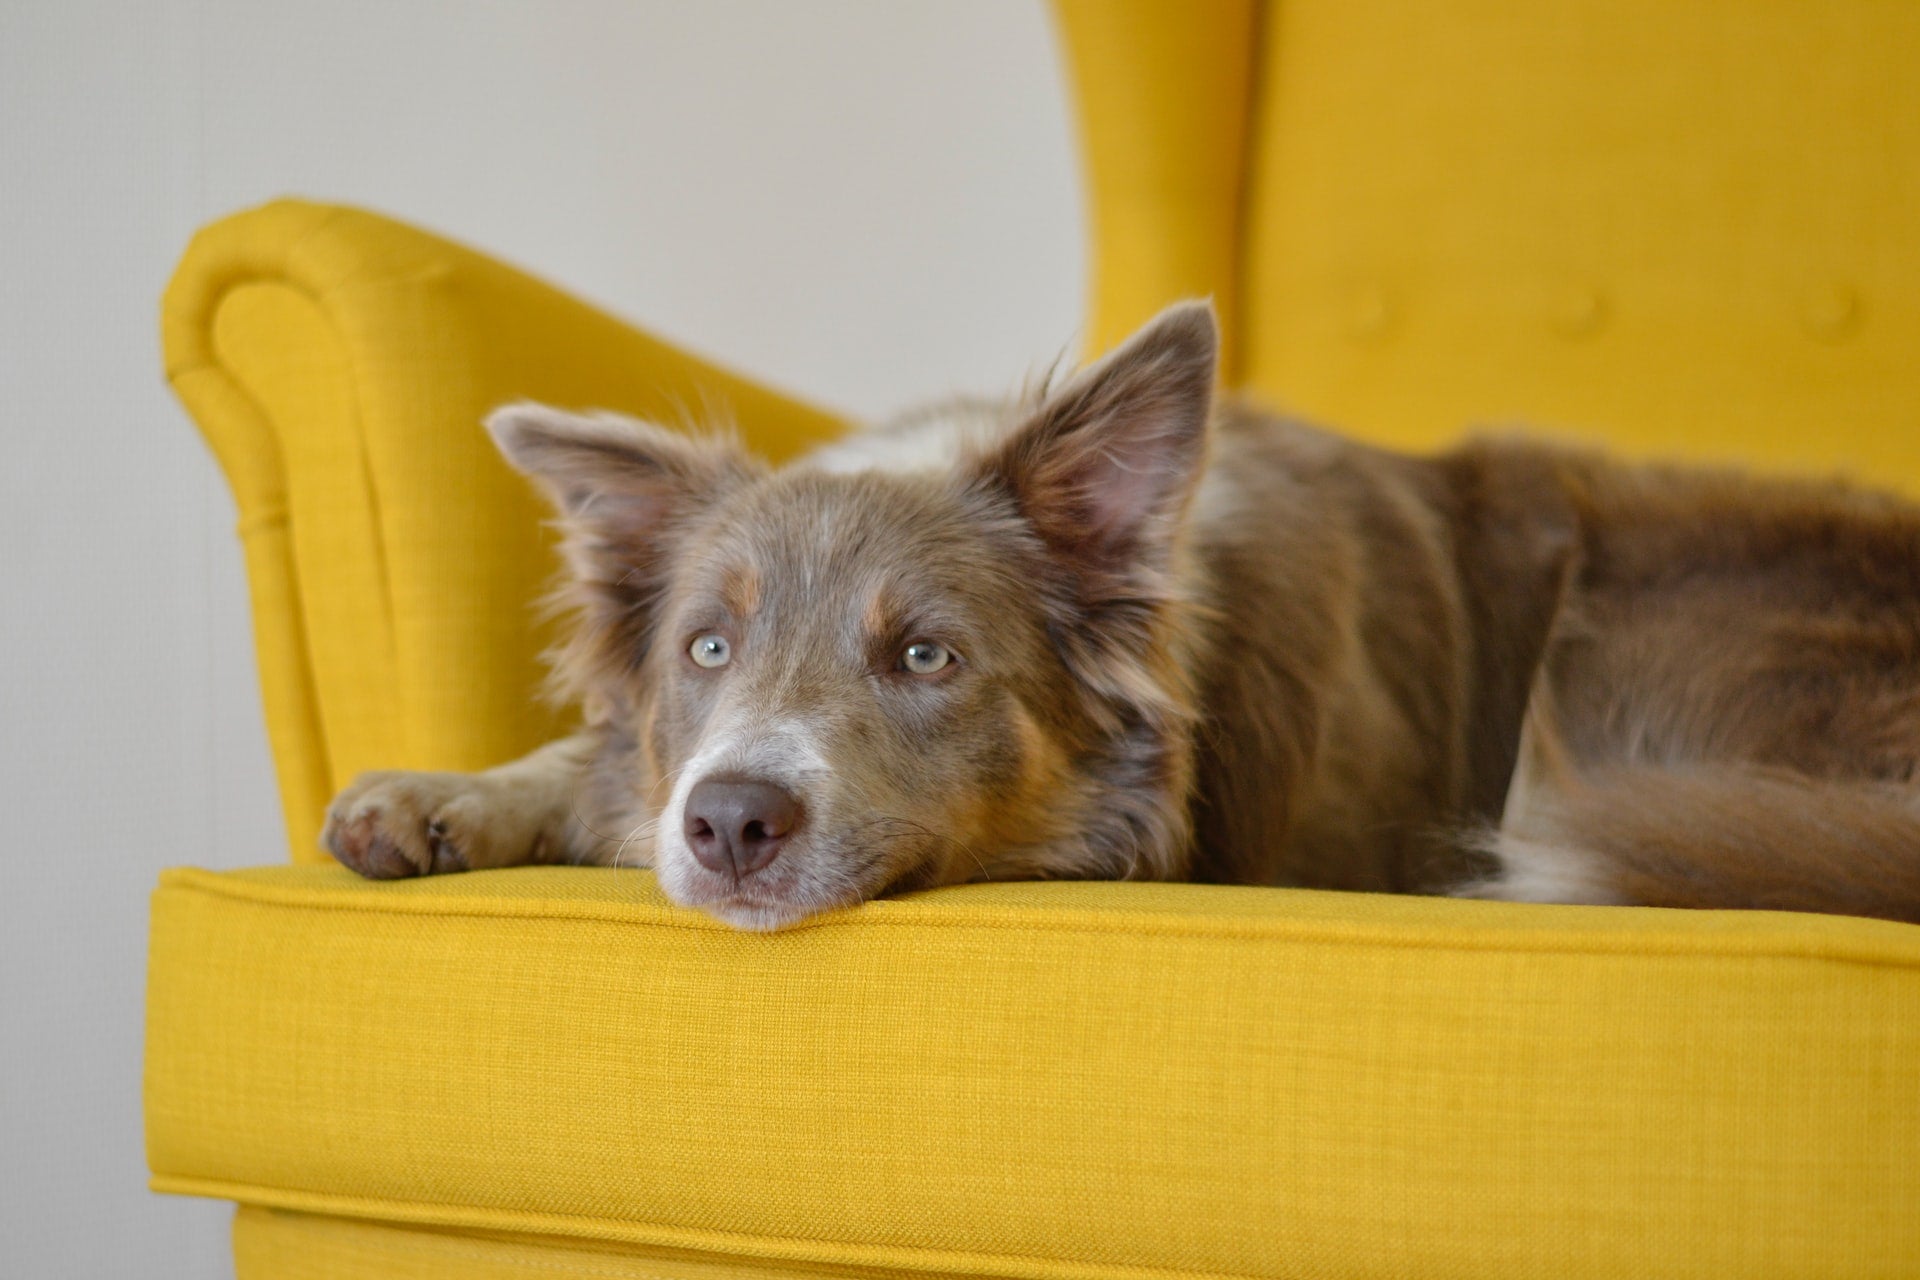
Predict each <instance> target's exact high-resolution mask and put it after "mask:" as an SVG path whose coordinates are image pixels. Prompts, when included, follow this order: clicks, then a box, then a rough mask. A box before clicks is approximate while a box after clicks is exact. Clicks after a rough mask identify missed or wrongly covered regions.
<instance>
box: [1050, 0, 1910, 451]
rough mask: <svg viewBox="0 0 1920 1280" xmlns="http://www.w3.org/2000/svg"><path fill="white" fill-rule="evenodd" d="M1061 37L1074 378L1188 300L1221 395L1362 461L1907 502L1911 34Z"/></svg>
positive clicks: (1647, 4)
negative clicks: (1495, 444)
mask: <svg viewBox="0 0 1920 1280" xmlns="http://www.w3.org/2000/svg"><path fill="white" fill-rule="evenodd" d="M1058 7H1059V9H1060V10H1061V13H1062V17H1063V22H1062V24H1061V29H1062V32H1063V35H1064V36H1065V38H1066V45H1067V49H1068V51H1069V53H1070V55H1071V56H1072V58H1073V61H1074V66H1075V72H1076V82H1077V86H1078V90H1079V93H1080V99H1081V103H1082V107H1083V111H1084V113H1085V117H1084V120H1083V125H1084V129H1085V133H1086V136H1087V141H1088V148H1089V156H1088V166H1089V167H1088V180H1089V184H1090V186H1091V190H1092V197H1093V198H1092V205H1093V208H1094V210H1095V217H1094V228H1095V231H1096V233H1097V239H1096V242H1095V252H1096V259H1095V270H1094V273H1093V278H1094V282H1095V283H1094V293H1093V297H1092V307H1093V319H1092V324H1091V332H1092V334H1093V336H1094V339H1095V341H1096V344H1097V345H1099V346H1103V347H1104V346H1108V345H1111V344H1112V343H1114V342H1116V341H1118V340H1119V338H1120V337H1121V336H1123V335H1124V334H1125V333H1126V332H1127V331H1128V330H1129V329H1130V328H1131V327H1132V326H1133V325H1134V324H1136V323H1138V321H1139V320H1140V319H1142V318H1143V317H1144V316H1146V315H1147V314H1150V313H1151V312H1152V311H1153V310H1154V309H1155V308H1156V307H1158V306H1160V305H1164V303H1166V302H1168V301H1171V300H1172V299H1174V298H1176V297H1178V296H1180V295H1182V294H1186V293H1194V292H1209V291H1211V292H1213V293H1214V294H1215V295H1216V296H1217V297H1218V298H1219V300H1220V302H1221V304H1222V306H1223V309H1224V310H1225V311H1226V313H1227V317H1228V320H1229V323H1230V328H1231V330H1232V332H1233V333H1234V334H1235V340H1234V341H1233V342H1232V343H1231V345H1230V350H1231V352H1232V357H1233V361H1234V366H1233V372H1234V374H1235V378H1234V381H1235V382H1236V383H1238V384H1239V385H1241V386H1243V387H1244V388H1246V389H1247V390H1249V391H1251V392H1253V393H1254V394H1255V395H1256V396H1257V397H1258V398H1260V399H1264V400H1267V401H1269V402H1272V403H1277V404H1281V405H1284V406H1287V407H1289V408H1292V409H1294V410H1297V411H1299V412H1302V413H1304V414H1307V415H1309V416H1311V417H1314V418H1316V419H1319V420H1321V421H1324V422H1326V423H1328V424H1331V425H1334V426H1336V427H1338V428H1339V429H1341V430H1343V431H1348V432H1351V433H1354V434H1358V435H1362V436H1364V437H1367V438H1370V439H1374V440H1378V441H1380V442H1383V443H1388V444H1394V445H1401V446H1411V447H1415V448H1421V447H1429V446H1433V445H1437V444H1440V443H1443V442H1445V441H1448V440H1451V439H1454V438H1457V437H1458V436H1459V435H1460V434H1461V432H1462V431H1463V430H1464V429H1466V428H1469V427H1473V426H1476V425H1480V426H1485V425H1493V426H1499V427H1508V426H1512V425H1514V424H1521V423H1524V424H1528V425H1529V426H1531V427H1533V428H1536V429H1550V430H1556V431H1561V432H1565V433H1567V434H1570V435H1572V436H1574V437H1576V438H1580V439H1586V440H1592V441H1597V442H1601V443H1605V444H1608V445H1610V446H1612V447H1615V448H1618V449H1621V450H1624V451H1626V452H1629V453H1632V454H1636V455H1647V456H1662V457H1688V458H1709V459H1721V460H1732V461H1736V462H1741V463H1745V464H1751V465H1759V466H1765V467H1776V468H1791V469H1796V470H1808V469H1812V470H1818V471H1828V470H1834V469H1841V470H1845V471H1847V472H1850V473H1852V474H1854V475H1856V476H1858V477H1861V478H1863V479H1867V480H1870V481H1873V482H1875V483H1880V484H1888V485H1894V486H1899V487H1904V488H1908V489H1920V441H1917V440H1916V432H1917V431H1920V376H1916V372H1915V370H1916V367H1917V366H1920V362H1917V361H1916V359H1915V355H1914V353H1915V352H1916V351H1920V233H1916V231H1915V228H1916V227H1920V181H1916V179H1915V174H1916V173H1920V76H1916V75H1915V74H1914V68H1915V67H1916V66H1920V6H1915V5H1912V4H1907V3H1901V2H1900V0H1845V2H1843V3H1830V4H1828V3H1817V2H1815V0H1768V2H1767V3H1756V4H1745V5H1739V6H1727V5H1716V4H1702V3H1697V2H1693V0H1688V2H1686V3H1674V2H1673V0H1564V2H1561V3H1554V4H1525V3H1517V2H1516V0H1458V2H1456V3H1448V4H1435V5H1407V4H1403V3H1398V2H1397V0H1340V2H1339V3H1287V4H1279V3H1274V4H1265V5H1260V6H1258V12H1257V13H1252V12H1250V5H1249V4H1247V3H1244V2H1243V0H1206V2H1204V3H1198V4H1191V5H1188V4H1161V5H1156V4H1153V3H1151V0H1137V2H1129V3H1119V4H1112V3H1108V0H1061V3H1060V4H1059V5H1058ZM1242 106H1243V107H1244V109H1243V110H1238V111H1237V110H1236V108H1237V107H1242Z"/></svg>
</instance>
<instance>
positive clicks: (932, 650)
mask: <svg viewBox="0 0 1920 1280" xmlns="http://www.w3.org/2000/svg"><path fill="white" fill-rule="evenodd" d="M952 661H953V655H952V654H951V653H948V652H947V647H946V646H945V645H940V644H935V643H933V642H932V641H931V640H917V641H915V642H914V643H912V644H910V645H908V646H907V647H906V648H905V649H904V650H902V651H901V653H900V668H901V670H903V671H911V672H912V673H913V674H914V675H917V676H930V675H932V674H933V673H934V672H936V671H938V670H940V668H942V667H944V666H946V665H947V664H948V663H949V662H952Z"/></svg>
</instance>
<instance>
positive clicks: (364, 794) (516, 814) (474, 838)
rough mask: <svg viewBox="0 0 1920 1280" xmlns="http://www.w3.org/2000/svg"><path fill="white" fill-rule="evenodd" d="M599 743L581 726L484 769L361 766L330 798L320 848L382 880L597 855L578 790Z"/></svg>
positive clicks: (593, 733)
mask: <svg viewBox="0 0 1920 1280" xmlns="http://www.w3.org/2000/svg"><path fill="white" fill-rule="evenodd" d="M599 744H600V734H599V733H598V732H596V731H593V730H587V731H583V732H581V733H578V734H575V735H574V736H573V737H570V738H562V739H560V740H559V741H557V742H550V743H548V744H547V745H546V746H544V747H541V748H540V749H539V750H538V751H535V752H533V753H532V754H530V755H526V756H523V757H521V758H520V759H518V760H515V761H513V762H511V763H509V764H503V765H501V766H499V767H498V768H495V769H488V770H487V771H486V772H484V773H418V772H412V771H406V770H383V771H380V772H375V773H363V774H361V775H360V776H359V777H357V778H355V779H354V780H353V783H352V785H350V786H349V787H347V789H346V790H345V791H342V792H341V793H340V795H339V796H338V797H336V798H335V800H334V802H333V804H332V805H331V806H329V808H328V810H327V821H326V826H325V827H324V828H323V829H322V831H321V833H320V846H321V848H323V849H325V850H326V851H327V852H329V853H331V854H332V855H333V856H334V857H336V858H338V859H339V860H340V861H341V862H342V863H344V864H345V865H346V866H348V867H351V868H352V869H353V870H355V871H358V872H359V873H360V874H361V875H363V876H369V877H372V878H374V879H378V880H390V879H396V878H399V877H402V876H418V875H430V874H434V873H438V872H446V871H480V870H485V869H488V868H491V867H512V866H519V865H521V864H523V863H534V862H588V861H597V860H598V859H597V858H596V857H595V856H594V855H595V853H596V851H597V849H598V848H599V846H601V845H602V844H604V843H605V842H604V841H602V840H601V839H600V838H599V837H598V836H596V835H594V834H593V833H592V832H591V831H589V830H588V829H587V828H586V827H585V826H584V825H582V823H581V821H580V819H579V817H578V816H576V814H575V812H574V795H575V792H576V790H577V789H578V786H579V784H580V781H581V777H582V774H583V773H584V772H585V771H586V769H587V767H588V766H589V765H590V764H591V763H592V762H593V759H594V755H595V753H596V751H597V750H598V748H599Z"/></svg>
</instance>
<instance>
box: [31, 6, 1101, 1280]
mask: <svg viewBox="0 0 1920 1280" xmlns="http://www.w3.org/2000/svg"><path fill="white" fill-rule="evenodd" d="M281 193H297V194H303V195H310V196H314V197H318V198H323V199H331V200H341V201H349V202H358V203H362V204H366V205H368V206H371V207H374V208H378V209H381V210H383V211H386V212H389V213H392V214H396V215H398V216H401V217H404V218H407V219H410V220H413V221H417V222H419V223H422V224H424V225H426V226H430V227H434V228H437V229H439V230H442V231H444V232H447V233H450V234H452V235H454V236H456V237H458V238H461V239H464V240H467V241H469V242H471V243H473V244H476V245H479V246H483V247H485V248H487V249H489V250H491V251H493V252H496V253H498V254H500V255H502V256H504V257H506V258H508V259H510V260H513V261H515V262H518V263H520V264H521V265H524V266H527V267H529V268H531V269H533V270H534V271H536V272H537V273H539V274H542V275H545V276H547V277H548V278H550V279H553V280H556V281H558V282H560V283H562V284H564V285H566V286H568V287H570V288H573V289H575V290H577V291H578V292H580V293H582V294H584V295H586V296H587V297H589V298H592V299H594V300H597V301H599V302H601V303H603V304H605V305H607V306H609V307H611V308H612V309H613V310H615V311H617V312H619V313H620V314H623V315H626V316H628V317H630V318H632V319H634V320H636V321H638V322H640V323H642V324H645V325H647V326H650V327H652V328H654V329H656V330H658V331H661V332H663V333H666V334H668V335H670V336H672V337H674V338H676V339H679V340H682V341H684V342H686V343H689V344H692V345H693V346H695V347H697V348H700V349H703V350H705V351H708V352H710V353H714V354H718V355H721V356H722V357H724V358H725V359H727V360H728V361H730V362H732V363H735V364H737V365H739V366H740V367H742V368H745V369H748V370H751V371H754V372H756V373H758V374H761V375H763V376H765V377H768V378H770V379H772V380H775V381H777V382H781V383H784V384H785V385H787V386H789V387H792V388H794V389H796V390H799V391H801V392H803V393H806V394H808V395H811V396H813V397H816V398H818V399H819V400H822V401H824V402H827V403H829V404H833V405H837V406H839V407H841V408H843V409H846V410H849V411H851V412H855V413H860V414H867V415H875V414H881V413H885V412H888V411H890V410H892V409H895V408H897V407H900V406H902V405H904V404H907V403H909V402H911V401H913V400H915V399H919V398H923V397H927V396H932V395H939V394H943V393H947V392H951V391H954V390H961V389H968V390H993V389H997V388H1000V387H1003V386H1006V385H1010V384H1011V383H1012V382H1013V381H1014V380H1016V379H1017V378H1018V377H1019V376H1020V375H1021V374H1023V373H1024V372H1026V371H1027V369H1028V368H1029V367H1030V366H1032V365H1034V364H1036V363H1040V362H1044V360H1046V359H1047V358H1048V357H1050V356H1051V355H1052V354H1053V353H1054V352H1055V351H1057V350H1058V349H1060V348H1061V347H1062V346H1063V345H1066V344H1068V343H1070V342H1071V341H1072V340H1073V338H1074V336H1075V326H1076V324H1077V323H1078V319H1079V315H1080V297H1081V286H1082V278H1083V269H1082V262H1081V252H1082V244H1081V238H1080V216H1079V194H1078V184H1077V180H1076V175H1075V173H1074V171H1073V159H1072V150H1071V135H1070V124H1069V121H1068V118H1067V115H1066V108H1065V105H1064V101H1063V90H1062V86H1061V85H1060V83H1059V74H1058V71H1057V69H1056V65H1055V61H1054V48H1053V42H1052V36H1051V32H1050V31H1049V30H1048V27H1047V22H1046V18H1045V15H1044V13H1043V12H1042V9H1041V5H1040V3H1039V0H992V2H991V3H983V2H980V0H968V2H967V3H959V2H958V0H952V2H936V0H914V2H913V3H899V2H897V0H807V2H806V3H789V2H785V0H758V2H749V0H700V2H699V3H693V2H692V0H682V2H679V3H668V2H666V0H648V2H639V0H604V2H600V3H591V2H587V0H564V2H547V3H534V2H531V0H529V2H527V3H480V2H474V3H460V4H455V3H451V2H449V3H423V2H421V0H381V2H379V3H365V2H355V3H329V4H293V3H284V2H281V0H271V2H267V3H259V2H255V3H240V2H237V0H155V2H154V3H131V2H129V3H124V4H118V5H115V4H103V3H94V2H85V0H0V392H3V393H4V403H3V404H0V415H3V416H0V443H3V444H4V454H3V455H0V1274H5V1275H8V1276H34V1277H46V1276H87V1277H119V1276H127V1277H131V1276H141V1277H206V1276H219V1275H223V1274H228V1273H229V1272H230V1264H229V1262H228V1261H227V1252H226V1229H227V1217H228V1210H227V1209H226V1207H225V1206H224V1205H211V1204H202V1203H194V1202H188V1201H181V1200H171V1199H160V1198H157V1197H153V1196H150V1195H149V1194H148V1193H147V1192H146V1191H145V1189H144V1188H145V1167H144V1162H143V1159H142V1152H141V1140H140V1118H139V1085H140V1034H141V1031H140V1019H141V984H142V980H143V973H142V966H143V952H144V946H145V910H146V904H145V897H146V893H147V890H148V889H149V887H150V886H151V884H152V882H153V878H154V874H155V872H156V871H157V870H158V869H159V868H161V867H163V866H167V865H170V864H178V863H196V864H200V865H203V866H235V865H241V864H246V863H254V862H269V861H276V860H279V859H280V858H282V857H283V856H284V855H283V851H282V849H281V847H280V840H281V836H280V829H279V822H278V818H277V814H276V809H275V799H274V796H273V790H272V788H273V782H272V776H271V773H270V770H269V765H268V761H267V757H266V746H265V739H264V735H263V733H262V730H261V725H260V709H259V699H258V694H257V692H256V690H255V685H254V673H253V664H252V651H251V647H250V639H249V636H248V634H247V623H246V602H245V582H244V580H243V579H242V577H241V573H240V560H239V556H238V552H237V549H236V546H235V544H234V541H233V538H232V536H231V524H232V517H233V512H232V508H231V505H230V503H229V501H228V498H227V495H226V490H225V488H224V486H223V484H222V482H221V481H220V478H219V475H218V473H217V471H216V470H215V468H214V466H213V464H212V462H211V460H210V459H209V458H208V457H207V455H206V453H205V452H204V450H203V449H202V448H201V446H200V444H199V441H198V439H197V437H196V436H195V435H194V433H193V431H192V429H191V427H190V426H189V424H188V423H187V421H186V419H185V417H184V415H183V414H182V413H181V411H180V410H179V408H178V407H177V406H176V405H175V403H174V402H173V400H172V399H171V397H170V396H169V394H168V393H167V392H166V390H165V388H164V385H163V383H162V380H161V374H160V357H159V352H158V344H157V336H156V314H157V300H158V298H159V295H160V290H161V287H162V285H163V284H164V282H165V280H166V277H167V275H168V273H169V271H170V270H171V268H172V265H173V262H174V261H175V259H176V258H177V256H178V254H179V251H180V249H181V247H182V246H183V245H184V244H185V242H186V239H187V237H188V235H189V234H190V233H191V232H192V230H193V228H194V227H196V226H198V225H199V224H201V223H203V222H206V221H208V220H210V219H212V218H215V217H217V216H219V215H220V214H222V213H225V212H228V211H231V210H234V209H237V208H240V207H243V206H246V205H249V204H253V203H256V202H258V201H261V200H264V199H267V198H269V197H271V196H274V195H277V194H281Z"/></svg>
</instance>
